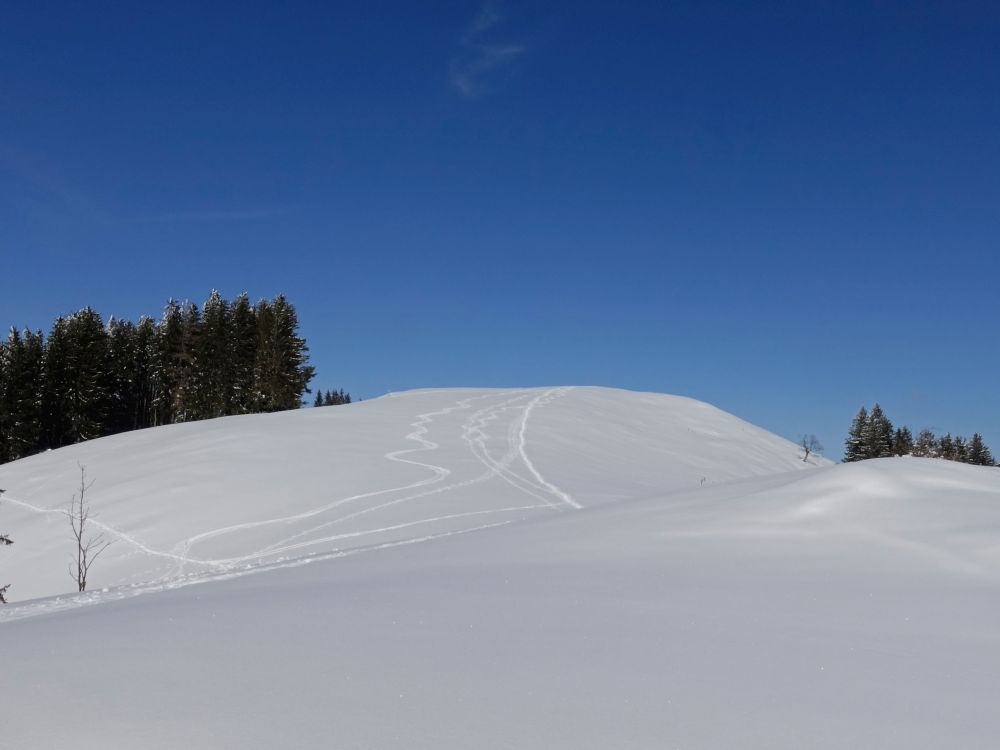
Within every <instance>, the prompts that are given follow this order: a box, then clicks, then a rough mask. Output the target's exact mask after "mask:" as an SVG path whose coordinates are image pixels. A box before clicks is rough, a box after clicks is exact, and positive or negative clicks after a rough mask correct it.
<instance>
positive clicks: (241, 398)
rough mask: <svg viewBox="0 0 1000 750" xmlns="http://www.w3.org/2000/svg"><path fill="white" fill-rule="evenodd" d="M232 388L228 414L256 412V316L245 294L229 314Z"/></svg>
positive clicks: (234, 303) (238, 298)
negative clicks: (230, 321)
mask: <svg viewBox="0 0 1000 750" xmlns="http://www.w3.org/2000/svg"><path fill="white" fill-rule="evenodd" d="M230 317H231V320H232V325H231V342H230V355H229V356H230V362H231V373H232V374H231V386H230V392H229V398H228V402H227V404H226V413H227V414H249V413H250V412H251V411H253V410H254V403H255V395H254V365H255V363H256V360H257V315H256V312H255V311H254V308H253V306H252V305H251V304H250V299H249V297H247V294H246V292H244V293H243V294H241V295H240V296H239V297H237V298H236V300H235V301H234V302H233V304H232V307H231V314H230Z"/></svg>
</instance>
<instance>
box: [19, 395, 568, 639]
mask: <svg viewBox="0 0 1000 750" xmlns="http://www.w3.org/2000/svg"><path fill="white" fill-rule="evenodd" d="M569 390H571V388H568V387H563V388H552V389H549V390H547V391H544V392H543V393H540V394H537V395H535V396H534V398H531V400H530V401H528V402H527V404H525V403H523V402H524V401H525V400H527V399H528V398H529V397H530V396H531V395H532V394H533V393H535V391H534V390H533V389H530V390H524V391H521V392H520V393H517V395H514V396H512V397H511V398H507V399H505V400H502V401H500V402H499V403H494V404H491V405H488V406H485V407H483V408H481V409H479V410H477V411H475V412H473V413H472V414H471V415H470V416H469V417H468V418H467V419H466V420H465V421H464V422H463V423H462V425H461V432H460V435H459V437H460V439H461V440H462V441H463V442H465V443H466V445H467V446H468V448H469V451H470V452H471V453H472V455H473V456H474V457H475V458H476V460H477V461H478V462H479V463H481V464H482V465H483V466H484V467H485V469H486V471H485V472H484V473H482V474H479V475H477V476H475V477H472V478H470V479H466V480H464V481H460V482H452V483H449V484H446V485H444V486H440V487H433V488H432V489H424V490H422V491H420V492H416V493H410V494H407V495H404V496H403V497H398V498H395V499H393V500H389V501H387V502H383V503H379V504H377V505H373V506H369V507H363V508H361V509H358V510H355V511H352V512H349V513H347V514H345V515H342V516H338V517H337V518H334V519H332V520H329V521H325V522H323V523H320V524H317V525H316V526H312V527H310V528H308V529H305V530H302V531H299V532H297V533H296V534H293V535H291V536H289V537H286V538H284V539H282V540H279V541H277V542H274V543H272V544H270V545H268V546H266V547H264V548H262V549H259V550H257V551H254V552H250V553H248V554H245V555H238V556H234V557H227V558H219V559H202V558H196V557H192V556H190V554H189V553H190V550H191V547H192V546H194V545H195V544H199V543H202V542H205V541H207V540H210V539H216V538H218V537H220V536H224V535H228V534H235V533H238V532H241V531H247V530H251V529H257V528H261V527H263V526H269V525H277V524H286V525H290V524H293V523H295V522H297V521H302V520H306V519H309V518H315V517H317V516H321V515H323V514H325V513H329V512H330V511H333V510H335V509H337V508H340V507H341V506H343V505H346V504H348V503H357V502H359V501H363V500H367V499H370V498H374V497H380V496H383V495H390V494H393V493H399V492H409V491H411V490H417V489H421V488H425V487H429V486H430V485H437V484H439V483H441V482H443V481H444V480H445V479H447V478H448V477H449V476H451V475H452V474H453V470H452V469H449V468H447V467H445V466H440V465H437V464H433V463H428V462H425V461H418V460H416V459H415V458H412V457H407V458H404V456H410V455H411V454H414V453H426V452H432V451H435V450H437V449H438V448H439V447H440V445H439V443H436V442H434V441H432V440H430V439H428V438H427V437H425V436H426V435H427V434H428V433H429V431H430V425H431V424H432V423H433V422H434V418H435V417H441V416H446V415H448V414H451V413H452V412H455V411H459V410H464V409H471V408H472V402H474V401H477V400H482V399H495V398H502V397H503V396H507V395H509V394H510V393H511V391H503V392H500V393H491V394H486V395H482V396H472V397H469V398H466V399H460V400H459V401H457V402H455V404H453V405H452V406H449V407H446V408H444V409H440V410H438V411H432V412H426V413H423V414H418V415H416V418H415V421H414V422H412V423H411V425H410V426H411V427H413V428H415V429H414V430H413V431H412V432H410V433H408V434H407V435H405V436H404V439H405V440H410V441H413V442H416V443H418V444H419V445H418V447H416V448H405V449H402V450H396V451H390V452H388V453H386V454H385V455H384V458H385V459H386V460H388V461H395V462H398V463H405V464H410V465H413V466H418V467H421V468H424V469H427V470H429V471H430V472H431V474H432V476H430V477H427V478H424V479H420V480H417V481H414V482H411V483H409V484H405V485H401V486H398V487H388V488H384V489H380V490H375V491H372V492H365V493H361V494H357V495H351V496H349V497H345V498H339V499H337V500H334V501H333V502H330V503H326V504H324V505H321V506H319V507H317V508H313V509H311V510H308V511H303V512H300V513H296V514H292V515H289V516H282V517H278V518H271V519H266V520H262V521H250V522H246V523H239V524H233V525H231V526H224V527H220V528H217V529H212V530H210V531H205V532H202V533H199V534H196V535H194V536H191V537H189V538H187V539H184V540H182V541H180V542H179V543H177V544H176V545H175V546H174V547H173V548H172V550H171V551H169V552H165V551H162V550H156V549H153V548H151V547H149V546H147V545H145V544H143V543H142V542H141V541H139V540H138V539H136V538H135V537H133V536H131V535H130V534H127V533H125V532H123V531H121V530H119V529H116V528H115V527H113V526H111V525H109V524H106V523H103V522H101V521H99V520H97V519H93V518H92V519H91V520H90V523H91V524H93V526H94V527H95V528H97V529H99V530H100V531H102V532H104V533H106V534H109V535H111V536H113V537H114V538H115V541H122V542H125V543H127V544H129V545H130V546H132V547H133V548H134V549H135V550H137V551H139V552H141V553H143V554H146V555H150V556H152V557H157V558H163V559H166V560H170V561H172V562H173V563H175V565H174V567H173V568H172V569H171V570H169V571H167V572H166V573H164V574H163V575H161V576H159V577H158V578H155V579H153V580H151V581H148V582H141V583H133V584H129V585H125V586H120V587H116V588H114V589H111V590H107V589H106V590H104V591H102V592H99V593H96V594H94V593H84V594H78V595H71V596H61V597H55V598H52V599H44V600H39V601H38V602H35V603H32V602H26V603H24V604H14V605H10V606H8V607H5V608H4V609H3V610H0V621H6V620H14V619H21V618H23V617H30V616H33V615H35V614H41V613H44V612H53V611H59V610H62V609H67V608H72V607H77V606H83V605H86V604H92V603H96V602H101V601H110V600H117V599H123V598H129V597H132V596H136V595H139V594H143V593H149V592H153V591H162V590H165V589H171V588H178V587H180V586H187V585H192V584H195V583H204V582H207V581H213V580H222V579H226V578H231V577H235V576H241V575H246V574H248V573H252V572H258V571H263V570H272V569H275V568H282V567H290V566H295V565H301V564H305V563H308V562H312V561H316V560H325V559H332V558H337V557H344V556H347V555H351V554H358V553H361V552H369V551H373V550H378V549H387V548H390V547H396V546H400V545H404V544H415V543H419V542H425V541H431V540H434V539H440V538H444V537H448V536H454V535H456V534H465V533H469V532H472V531H478V530H481V529H488V528H494V527H496V526H503V525H506V524H509V523H512V522H513V521H514V520H516V519H510V520H505V521H499V522H494V523H489V524H485V525H478V526H473V527H470V528H463V529H454V530H449V531H443V532H439V533H432V534H425V535H422V536H418V537H412V538H406V539H399V540H392V541H388V542H384V543H381V544H373V545H368V546H359V547H352V548H348V549H334V550H329V551H324V552H318V553H315V554H311V555H304V556H300V557H296V558H292V559H286V558H285V557H277V559H271V560H269V561H265V560H264V558H275V557H276V556H280V555H285V554H286V553H289V552H296V551H300V550H303V549H305V548H307V547H311V546H315V545H318V544H326V543H331V542H338V541H342V540H346V539H359V538H362V537H365V536H370V535H375V534H384V533H388V532H394V531H400V530H403V529H408V528H414V527H418V526H421V525H425V524H431V523H435V522H441V521H452V520H456V519H461V518H472V517H478V516H486V515H492V514H511V513H522V514H523V513H528V512H531V511H537V510H555V511H561V510H564V509H565V508H567V507H568V508H572V509H580V508H582V507H583V506H581V505H580V504H579V503H578V502H576V501H575V500H574V499H573V498H572V497H571V496H570V495H569V494H568V493H566V492H564V491H563V490H561V489H559V488H558V487H556V486H555V485H554V484H552V483H550V482H549V481H547V480H546V479H545V478H544V477H543V476H542V475H541V474H540V473H539V471H538V469H537V468H536V467H535V465H534V464H533V463H532V461H531V459H530V458H529V457H528V455H527V452H526V437H525V435H526V431H527V424H528V419H529V418H530V416H531V414H532V412H533V411H534V410H535V408H537V407H538V406H543V405H545V404H547V403H549V402H550V401H552V400H553V399H556V398H559V397H561V396H563V395H565V394H566V393H567V392H568V391H569ZM510 410H515V411H519V412H520V414H519V416H518V417H516V418H515V419H514V420H512V421H511V422H510V424H509V426H508V429H507V451H506V453H505V454H504V455H503V456H502V457H501V458H499V459H497V458H495V457H494V456H492V455H491V454H490V452H489V450H488V448H487V445H486V442H487V440H488V439H489V438H490V435H489V434H488V433H487V431H486V430H487V428H488V426H489V425H490V424H491V423H493V422H496V421H498V420H499V419H500V417H501V415H502V414H503V413H504V412H507V411H510ZM517 460H520V461H521V462H522V463H523V464H524V466H525V467H526V468H527V469H528V472H529V473H530V475H531V478H528V477H525V476H522V475H521V474H518V473H517V472H515V471H514V470H513V469H512V468H511V464H513V463H514V462H515V461H517ZM494 477H498V478H500V479H502V480H503V481H505V482H507V483H508V484H510V485H511V486H512V487H514V488H516V489H517V490H519V491H520V492H523V493H524V494H526V495H528V496H530V497H532V498H534V499H535V500H538V501H539V503H535V504H530V505H511V506H508V507H502V508H488V509H482V510H474V511H465V512H459V513H449V514H445V515H438V516H433V517H428V518H419V519H417V520H414V521H409V522H406V523H396V524H392V525H388V526H382V527H379V528H372V529H365V530H360V531H352V532H344V533H340V534H332V535H326V536H322V537H317V538H311V539H304V538H305V537H309V536H311V535H314V534H318V533H320V532H322V531H324V530H325V529H328V528H330V527H331V526H334V525H337V524H341V523H344V522H345V521H349V520H352V519H354V518H358V517H359V516H363V515H367V514H370V513H376V512H378V511H380V510H384V509H385V508H389V507H392V506H395V505H398V504H400V503H404V502H410V501H413V500H417V499H420V498H425V497H428V496H431V495H436V494H439V493H443V492H450V491H454V490H460V489H463V488H467V487H471V486H474V485H477V484H480V483H483V482H487V481H489V480H491V479H493V478H494ZM552 498H556V499H557V500H558V501H559V502H558V503H556V502H553V500H552ZM4 499H5V500H6V501H8V502H10V503H12V504H13V505H16V506H18V507H20V508H23V509H25V510H28V511H30V512H33V513H56V514H61V515H64V514H65V509H63V508H44V507H41V506H37V505H33V504H32V503H29V502H26V501H24V500H18V499H17V498H14V497H11V496H10V495H9V494H8V495H5V496H4ZM298 540H302V541H298ZM188 565H191V566H201V567H202V568H206V567H207V568H209V570H204V569H203V570H201V571H198V572H194V573H185V567H186V566H188Z"/></svg>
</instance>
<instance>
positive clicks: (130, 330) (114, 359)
mask: <svg viewBox="0 0 1000 750" xmlns="http://www.w3.org/2000/svg"><path fill="white" fill-rule="evenodd" d="M138 344H139V342H138V336H137V334H136V328H135V325H134V324H133V323H132V322H131V321H128V320H116V319H111V320H110V321H108V366H109V379H110V394H109V395H110V399H109V401H110V404H109V411H108V419H107V424H106V428H107V432H108V434H115V433H118V432H124V431H125V430H132V429H135V427H136V426H137V425H136V412H137V411H138V408H139V406H138V402H139V398H140V394H139V392H138V388H139V383H138V372H137V368H138V366H139V361H140V360H139V352H138Z"/></svg>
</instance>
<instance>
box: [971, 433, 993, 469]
mask: <svg viewBox="0 0 1000 750" xmlns="http://www.w3.org/2000/svg"><path fill="white" fill-rule="evenodd" d="M967 460H968V462H969V463H970V464H975V465H976V466H993V464H994V461H993V454H992V453H990V449H989V448H988V447H987V446H986V443H984V442H983V436H982V435H980V434H979V433H978V432H975V433H973V435H972V437H971V438H970V439H969V450H968V458H967Z"/></svg>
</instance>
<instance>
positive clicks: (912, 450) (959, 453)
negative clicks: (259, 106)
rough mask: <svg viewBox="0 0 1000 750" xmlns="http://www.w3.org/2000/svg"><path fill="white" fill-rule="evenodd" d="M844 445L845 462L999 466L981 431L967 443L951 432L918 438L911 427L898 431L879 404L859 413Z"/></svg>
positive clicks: (927, 433)
mask: <svg viewBox="0 0 1000 750" xmlns="http://www.w3.org/2000/svg"><path fill="white" fill-rule="evenodd" d="M844 445H845V451H844V463H849V462H852V461H864V460H865V459H869V458H889V457H890V456H917V457H919V458H942V459H944V460H946V461H960V462H962V463H967V464H975V465H977V466H995V465H996V461H995V460H994V458H993V454H992V453H991V452H990V449H989V446H987V445H986V443H985V442H983V436H982V435H980V434H979V433H978V432H977V433H975V434H973V436H972V437H971V438H969V439H968V440H966V439H965V438H964V437H961V436H955V437H952V435H951V433H950V432H947V433H945V434H944V435H942V436H940V437H938V436H936V435H935V434H934V433H933V432H932V431H931V430H921V431H920V433H919V434H918V435H917V436H916V438H914V437H913V433H912V432H911V431H910V428H909V427H897V428H895V429H894V428H893V426H892V422H890V421H889V418H888V417H887V416H886V415H885V412H883V411H882V407H881V406H879V405H878V404H875V405H874V406H873V407H872V409H871V411H868V410H867V409H866V408H865V407H864V406H862V407H861V408H860V409H859V410H858V413H857V414H856V415H855V417H854V421H852V422H851V428H850V430H849V431H848V433H847V440H846V441H845V443H844Z"/></svg>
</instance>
